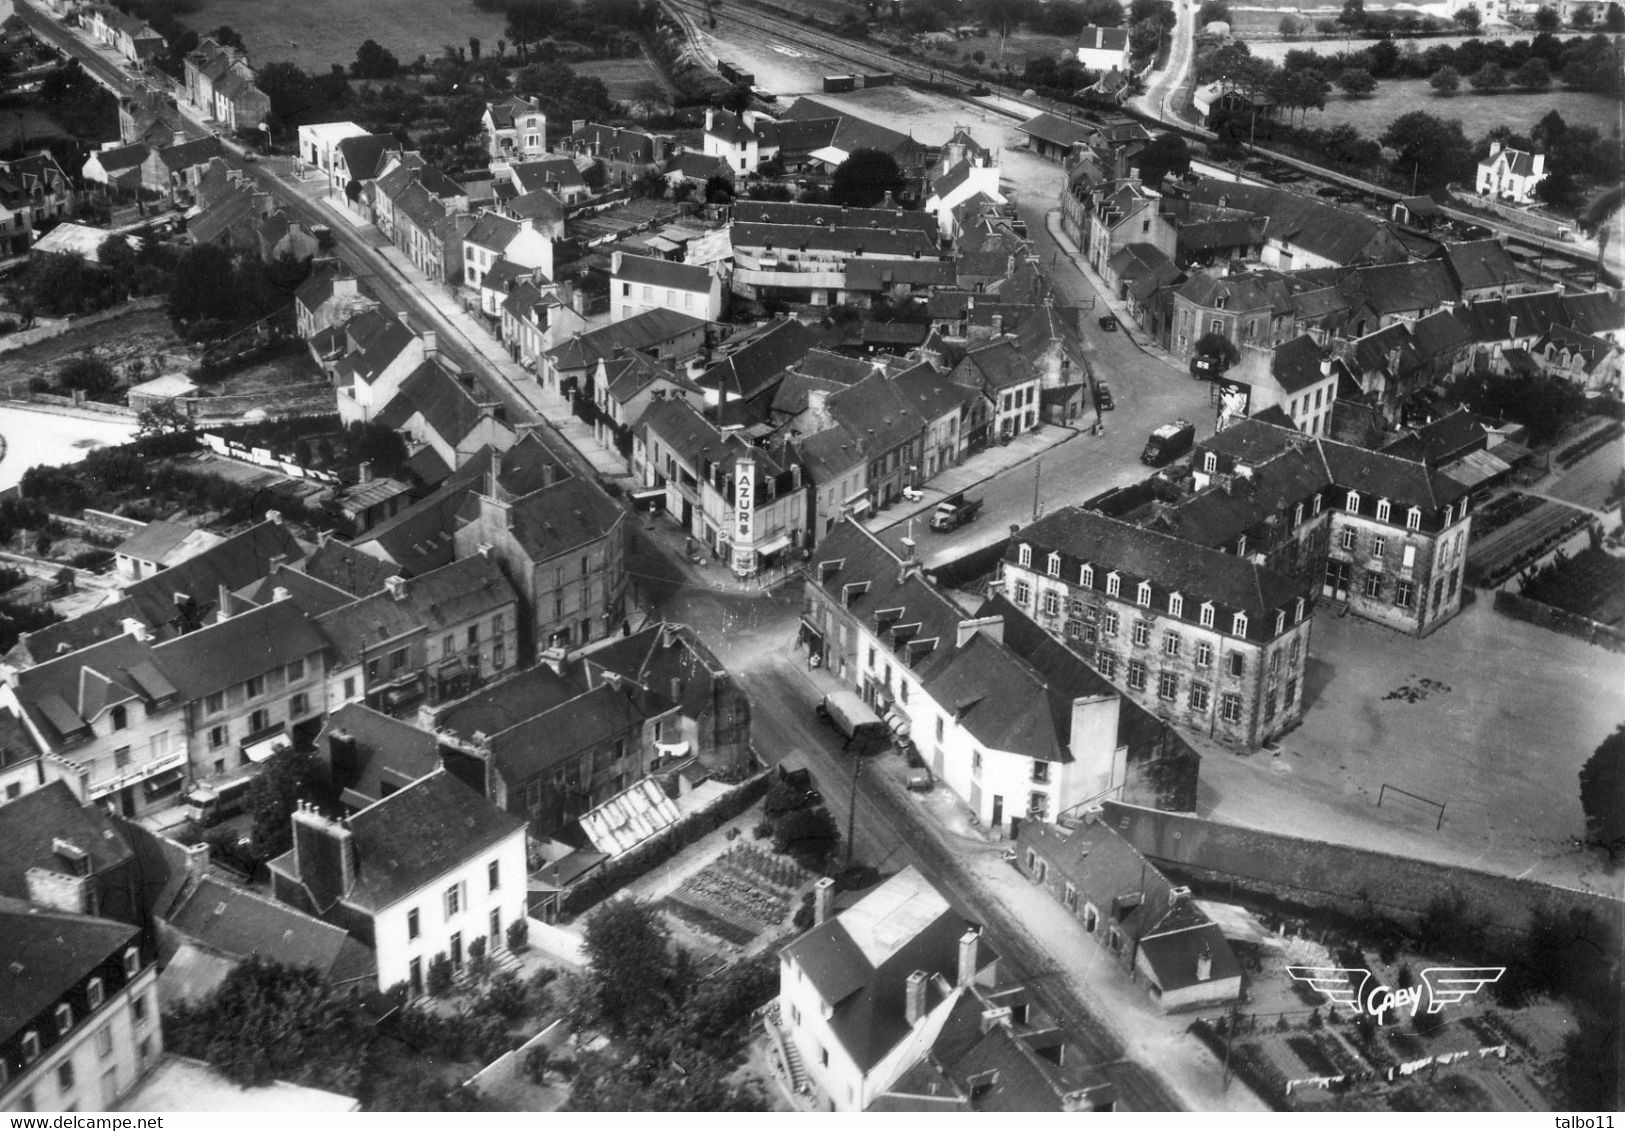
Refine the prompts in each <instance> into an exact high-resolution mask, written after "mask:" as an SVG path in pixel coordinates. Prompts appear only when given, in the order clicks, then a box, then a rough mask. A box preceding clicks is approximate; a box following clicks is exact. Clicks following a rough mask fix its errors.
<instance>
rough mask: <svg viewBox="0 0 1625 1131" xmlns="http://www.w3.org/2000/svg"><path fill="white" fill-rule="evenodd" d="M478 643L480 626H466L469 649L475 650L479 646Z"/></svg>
mask: <svg viewBox="0 0 1625 1131" xmlns="http://www.w3.org/2000/svg"><path fill="white" fill-rule="evenodd" d="M479 643H480V626H479V625H477V624H471V625H469V626H468V646H469V647H470V648H475V647H478V646H479Z"/></svg>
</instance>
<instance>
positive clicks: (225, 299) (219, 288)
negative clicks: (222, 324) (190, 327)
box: [169, 243, 239, 322]
mask: <svg viewBox="0 0 1625 1131" xmlns="http://www.w3.org/2000/svg"><path fill="white" fill-rule="evenodd" d="M238 313H239V310H238V303H237V284H236V270H235V267H234V266H233V264H232V260H231V252H230V251H228V250H226V249H225V248H223V247H221V246H220V245H219V244H213V243H205V244H198V245H197V246H196V247H192V248H188V249H187V251H186V253H185V254H184V255H182V256H181V260H180V262H179V263H178V264H177V265H176V269H175V278H174V282H173V283H172V284H171V286H170V291H169V316H170V317H171V318H173V319H175V320H176V321H178V322H192V321H195V320H197V319H200V318H207V319H221V320H224V319H230V318H233V317H235V316H236V315H237V314H238Z"/></svg>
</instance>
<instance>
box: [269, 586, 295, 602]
mask: <svg viewBox="0 0 1625 1131" xmlns="http://www.w3.org/2000/svg"><path fill="white" fill-rule="evenodd" d="M291 596H293V594H291V593H289V592H288V587H287V586H285V585H277V586H274V587H273V588H272V589H271V600H272V601H286V600H287V599H288V598H289V597H291Z"/></svg>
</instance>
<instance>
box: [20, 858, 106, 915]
mask: <svg viewBox="0 0 1625 1131" xmlns="http://www.w3.org/2000/svg"><path fill="white" fill-rule="evenodd" d="M89 863H90V861H89V859H88V858H86V860H85V864H86V866H87V870H86V871H84V872H78V873H63V872H58V871H55V870H53V869H51V868H30V869H28V870H27V871H26V872H24V873H23V882H24V883H25V884H26V885H27V887H28V900H29V902H30V903H38V904H41V905H43V906H45V907H49V908H51V909H52V910H54V911H66V912H69V913H70V914H73V915H84V914H86V913H88V912H89V911H90V893H91V888H90V874H89V871H88V865H89Z"/></svg>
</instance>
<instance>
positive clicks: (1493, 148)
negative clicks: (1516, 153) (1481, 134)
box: [1490, 141, 1501, 161]
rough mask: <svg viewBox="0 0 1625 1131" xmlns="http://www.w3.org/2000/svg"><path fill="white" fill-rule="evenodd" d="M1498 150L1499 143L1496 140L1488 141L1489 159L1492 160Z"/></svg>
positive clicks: (1499, 147) (1499, 150) (1499, 149)
mask: <svg viewBox="0 0 1625 1131" xmlns="http://www.w3.org/2000/svg"><path fill="white" fill-rule="evenodd" d="M1500 152H1501V143H1500V142H1498V141H1492V142H1490V160H1491V161H1494V160H1495V158H1496V155H1497V154H1499V153H1500Z"/></svg>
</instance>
